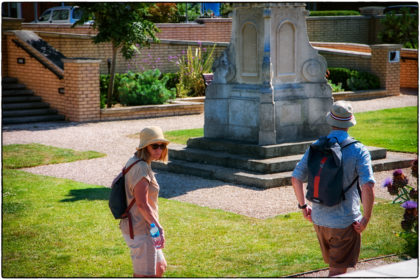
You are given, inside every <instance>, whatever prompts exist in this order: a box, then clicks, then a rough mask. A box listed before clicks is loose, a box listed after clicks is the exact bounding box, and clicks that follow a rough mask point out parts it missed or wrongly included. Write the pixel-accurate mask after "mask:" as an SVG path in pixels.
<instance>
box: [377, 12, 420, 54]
mask: <svg viewBox="0 0 420 280" xmlns="http://www.w3.org/2000/svg"><path fill="white" fill-rule="evenodd" d="M381 22H382V24H383V25H384V29H383V31H381V32H380V33H379V35H378V38H379V40H380V41H381V42H382V43H392V44H401V45H403V47H404V48H412V49H417V48H418V43H419V41H418V36H419V31H418V26H419V23H418V12H417V11H416V12H415V13H410V10H409V9H408V8H403V9H401V14H395V11H393V12H391V13H389V14H387V15H386V16H385V18H384V19H382V20H381Z"/></svg>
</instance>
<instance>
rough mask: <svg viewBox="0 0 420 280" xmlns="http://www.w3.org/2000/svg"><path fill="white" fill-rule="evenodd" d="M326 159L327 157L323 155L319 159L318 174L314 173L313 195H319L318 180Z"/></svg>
mask: <svg viewBox="0 0 420 280" xmlns="http://www.w3.org/2000/svg"><path fill="white" fill-rule="evenodd" d="M326 161H327V157H323V158H322V159H321V163H320V168H319V170H318V174H316V176H315V178H314V197H317V198H318V197H319V182H320V181H321V177H320V176H321V171H322V168H323V167H324V164H325V162H326Z"/></svg>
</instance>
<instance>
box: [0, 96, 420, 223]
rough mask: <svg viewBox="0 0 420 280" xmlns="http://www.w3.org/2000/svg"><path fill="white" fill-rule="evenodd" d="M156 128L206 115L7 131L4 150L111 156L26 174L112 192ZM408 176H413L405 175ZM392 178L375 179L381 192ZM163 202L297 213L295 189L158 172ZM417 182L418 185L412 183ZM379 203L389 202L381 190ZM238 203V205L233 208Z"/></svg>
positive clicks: (377, 102)
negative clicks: (146, 131)
mask: <svg viewBox="0 0 420 280" xmlns="http://www.w3.org/2000/svg"><path fill="white" fill-rule="evenodd" d="M351 103H352V105H353V108H354V110H355V111H356V112H360V111H370V110H377V109H381V108H394V107H404V106H416V105H417V95H406V94H404V95H400V96H394V97H387V98H379V99H373V100H365V101H353V102H351ZM148 125H158V126H160V127H162V129H163V130H164V131H168V130H178V129H188V128H200V127H203V125H204V115H203V114H201V115H190V116H177V117H165V118H156V119H139V120H126V121H114V122H95V123H49V124H46V123H38V124H26V125H14V126H7V127H3V145H8V144H17V143H19V144H25V143H40V144H44V145H51V146H56V147H63V148H71V149H75V150H79V151H86V150H93V151H98V152H102V153H105V154H107V156H106V157H104V158H99V159H91V160H82V161H77V162H71V163H62V164H55V165H44V166H38V167H34V168H26V169H24V170H26V171H28V172H31V173H34V174H41V175H48V176H53V177H59V178H68V179H72V180H75V181H80V182H84V183H88V184H95V185H102V186H109V185H110V184H111V182H112V180H113V178H114V176H115V174H117V173H118V172H119V171H120V170H121V167H122V166H123V165H124V164H125V162H126V160H127V159H128V158H129V157H130V156H131V155H132V153H133V152H134V151H135V147H136V146H137V145H138V140H137V139H134V138H130V137H127V136H128V135H131V134H135V133H138V132H139V131H140V130H141V129H142V128H143V127H145V126H148ZM405 171H406V173H407V172H408V173H409V170H408V169H407V170H405ZM390 174H391V172H379V173H376V174H375V178H376V180H377V186H380V185H381V184H382V182H383V181H384V179H385V178H386V177H389V176H390ZM157 179H158V182H159V184H160V186H161V193H160V194H161V196H162V197H165V198H169V199H176V200H179V201H183V202H189V203H195V204H197V205H200V206H206V207H210V208H215V209H222V210H225V211H230V212H234V213H237V214H241V215H245V216H249V217H255V218H260V219H265V218H269V217H273V216H276V215H279V214H287V213H289V212H293V211H296V199H295V197H294V193H293V188H292V187H291V186H287V187H280V188H273V189H267V190H261V189H258V188H252V187H248V186H240V185H234V184H229V183H225V182H222V181H217V180H208V179H204V178H200V177H195V176H188V175H182V174H174V173H168V172H163V171H158V172H157ZM412 181H414V180H412ZM376 195H377V196H378V197H382V198H387V199H389V198H390V197H389V195H388V194H387V192H386V191H385V190H383V189H382V188H380V187H377V188H376ZM232 202H234V203H232Z"/></svg>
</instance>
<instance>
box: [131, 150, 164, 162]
mask: <svg viewBox="0 0 420 280" xmlns="http://www.w3.org/2000/svg"><path fill="white" fill-rule="evenodd" d="M136 156H137V157H138V158H139V159H141V160H144V161H145V162H147V163H149V164H150V163H151V162H152V160H151V159H150V154H149V151H147V146H146V147H144V148H142V149H138V150H137V152H136ZM158 160H159V161H163V162H164V163H167V162H168V146H166V147H165V149H163V150H162V154H161V155H160V158H159V159H158Z"/></svg>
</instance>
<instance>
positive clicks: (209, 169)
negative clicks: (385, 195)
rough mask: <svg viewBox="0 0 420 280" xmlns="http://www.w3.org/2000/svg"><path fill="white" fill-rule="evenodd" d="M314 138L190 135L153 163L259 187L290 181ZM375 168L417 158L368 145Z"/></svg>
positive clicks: (388, 167) (397, 165)
mask: <svg viewBox="0 0 420 280" xmlns="http://www.w3.org/2000/svg"><path fill="white" fill-rule="evenodd" d="M312 142H313V140H310V141H303V142H295V143H282V144H275V145H266V146H260V145H256V144H249V143H244V142H238V141H230V140H220V139H215V138H202V137H199V138H190V139H189V140H188V143H187V146H185V145H178V144H170V145H169V159H170V161H169V162H168V164H167V165H165V164H163V163H160V162H153V163H152V164H153V167H154V168H157V169H161V170H165V171H169V172H174V173H183V174H188V175H195V176H200V177H204V178H209V179H215V180H221V181H224V182H229V183H234V184H240V185H248V186H254V187H259V188H273V187H281V186H290V185H291V175H292V171H293V169H294V167H295V166H296V164H297V163H298V162H299V160H300V159H301V158H302V156H303V153H304V152H305V150H306V149H307V148H308V147H309V145H310V144H311V143H312ZM368 149H369V151H370V154H371V157H372V164H373V169H374V171H375V172H376V171H385V170H393V169H397V168H406V167H409V166H410V165H411V162H412V160H414V158H405V159H401V158H395V157H393V156H390V155H388V156H387V152H386V150H385V149H383V148H376V147H368Z"/></svg>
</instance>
